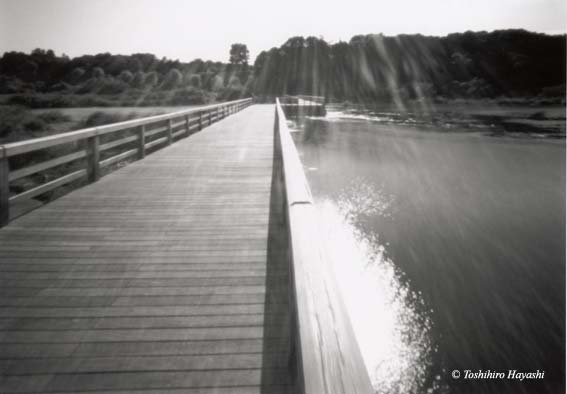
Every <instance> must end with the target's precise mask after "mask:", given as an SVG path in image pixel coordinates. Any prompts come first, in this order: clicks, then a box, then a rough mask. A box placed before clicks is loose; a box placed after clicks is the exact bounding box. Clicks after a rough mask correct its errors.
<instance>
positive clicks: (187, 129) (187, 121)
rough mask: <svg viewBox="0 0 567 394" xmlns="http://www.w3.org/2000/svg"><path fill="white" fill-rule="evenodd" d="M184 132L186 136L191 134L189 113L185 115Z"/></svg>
mask: <svg viewBox="0 0 567 394" xmlns="http://www.w3.org/2000/svg"><path fill="white" fill-rule="evenodd" d="M185 133H187V137H189V135H190V134H191V129H189V115H185Z"/></svg>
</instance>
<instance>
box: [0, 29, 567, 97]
mask: <svg viewBox="0 0 567 394" xmlns="http://www.w3.org/2000/svg"><path fill="white" fill-rule="evenodd" d="M565 46H566V36H565V35H557V36H549V35H545V34H538V33H531V32H527V31H525V30H501V31H494V32H491V33H487V32H466V33H457V34H450V35H448V36H446V37H426V36H422V35H399V36H395V37H387V36H383V35H381V34H375V35H359V36H354V37H352V39H351V40H350V41H349V42H348V43H347V42H338V43H334V44H329V43H327V42H326V41H324V40H323V39H320V38H316V37H307V38H304V37H293V38H290V39H289V40H287V42H285V43H284V44H283V45H282V46H281V47H279V48H272V49H270V50H268V51H263V52H261V53H260V54H259V55H258V57H257V58H256V61H255V62H254V65H253V66H249V65H248V50H247V48H246V45H244V44H233V45H232V48H231V50H230V63H222V62H211V61H203V60H201V59H196V60H193V61H191V62H189V63H183V62H180V61H177V60H175V61H174V60H168V59H165V58H162V59H158V58H156V56H154V55H152V54H143V53H140V54H133V55H128V56H124V55H111V54H109V53H102V54H98V55H85V56H80V57H76V58H73V59H71V58H69V57H67V56H65V55H62V56H56V55H55V53H54V52H53V51H51V50H42V49H36V50H34V51H33V52H32V53H30V54H26V53H21V52H7V53H4V54H3V56H2V57H1V58H0V94H9V95H10V98H9V99H8V100H9V101H8V103H9V104H23V105H26V106H28V107H67V106H94V105H112V106H115V105H136V106H139V105H181V104H186V105H187V104H201V103H207V102H211V101H214V100H217V101H223V100H231V99H237V98H241V97H248V96H251V95H255V96H268V97H273V96H277V95H283V94H309V95H320V96H325V97H327V98H328V99H329V100H349V101H357V102H373V101H395V102H397V101H399V102H403V101H405V100H413V99H422V98H427V99H430V98H434V99H435V98H440V99H453V98H500V97H540V98H547V97H554V98H559V99H560V100H564V98H565V67H566V49H565Z"/></svg>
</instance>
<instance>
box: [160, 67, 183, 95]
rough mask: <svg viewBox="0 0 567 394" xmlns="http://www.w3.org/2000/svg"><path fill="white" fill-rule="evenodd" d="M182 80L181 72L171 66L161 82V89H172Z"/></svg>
mask: <svg viewBox="0 0 567 394" xmlns="http://www.w3.org/2000/svg"><path fill="white" fill-rule="evenodd" d="M182 81H183V75H182V74H181V72H180V71H179V70H178V69H176V68H172V69H171V70H169V72H168V73H167V75H166V76H165V78H164V80H163V83H162V84H161V89H164V90H167V89H174V88H176V87H178V86H179V85H181V82H182Z"/></svg>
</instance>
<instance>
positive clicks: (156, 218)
mask: <svg viewBox="0 0 567 394" xmlns="http://www.w3.org/2000/svg"><path fill="white" fill-rule="evenodd" d="M273 161H274V106H273V105H254V106H252V107H249V108H247V109H245V110H244V111H242V112H239V113H237V114H235V115H232V116H230V117H228V118H226V119H224V120H222V121H220V122H218V123H216V124H213V125H212V126H210V127H208V128H206V129H204V130H203V131H201V132H199V133H196V134H194V135H191V136H190V137H189V138H186V139H184V140H181V141H179V142H177V143H175V144H173V145H171V146H169V147H166V148H164V149H162V150H160V151H158V152H156V153H154V154H152V155H151V156H148V157H147V158H145V159H144V160H140V161H137V162H135V163H132V164H130V165H128V166H126V167H124V168H121V169H120V170H117V171H115V172H113V173H111V174H109V175H107V176H105V177H103V178H102V179H100V181H98V182H96V183H93V184H90V185H88V186H86V187H84V188H82V189H79V190H76V191H74V192H72V193H70V194H68V195H67V196H65V197H62V198H60V199H58V200H56V201H54V202H52V203H50V204H48V205H46V206H44V207H43V208H40V209H37V210H35V211H33V212H31V213H29V214H27V215H25V216H22V217H20V218H18V219H16V220H14V221H13V222H12V223H10V224H9V225H8V226H6V227H5V228H3V229H1V230H0V375H1V377H0V392H2V393H15V392H26V393H36V392H38V393H39V392H41V393H46V392H49V393H62V392H74V393H77V392H90V393H98V392H101V393H102V392H104V393H106V394H109V393H135V392H136V393H138V392H144V393H177V392H179V393H194V394H196V393H199V394H209V393H221V394H222V393H227V394H228V393H231V394H249V393H250V394H260V393H287V392H293V391H294V387H293V386H292V378H291V377H290V374H289V373H288V370H289V369H290V368H289V367H288V364H289V360H290V354H289V353H290V351H289V349H290V346H289V343H290V338H289V331H290V322H289V310H288V304H289V303H288V298H289V295H288V287H289V283H288V280H289V278H288V270H289V269H288V255H287V253H288V252H287V247H286V246H287V239H286V238H285V237H286V234H287V231H285V229H283V225H284V222H283V219H282V216H283V212H282V211H283V208H282V205H283V204H282V202H281V201H280V200H279V198H280V197H278V195H277V193H273V186H272V179H273V176H272V172H273V170H274V166H273Z"/></svg>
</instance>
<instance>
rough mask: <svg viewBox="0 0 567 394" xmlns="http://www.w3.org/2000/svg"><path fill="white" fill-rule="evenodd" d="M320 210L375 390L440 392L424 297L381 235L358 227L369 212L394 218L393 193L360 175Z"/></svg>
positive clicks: (322, 203) (382, 392)
mask: <svg viewBox="0 0 567 394" xmlns="http://www.w3.org/2000/svg"><path fill="white" fill-rule="evenodd" d="M318 208H319V213H320V218H321V221H320V223H321V225H322V234H324V239H325V241H326V244H327V245H328V246H329V248H328V255H329V256H330V258H331V260H332V262H333V268H334V270H335V274H336V278H337V282H338V284H339V288H340V290H341V292H342V294H343V297H344V301H345V304H346V306H347V309H348V310H349V313H350V316H351V320H352V324H353V328H354V330H355V332H356V336H357V338H358V340H359V343H361V344H362V346H361V351H362V354H363V357H364V360H365V363H366V365H368V366H369V369H370V371H369V372H370V377H371V380H372V382H373V385H374V387H375V389H376V392H377V393H380V394H389V393H417V392H419V390H420V389H422V388H424V387H429V388H430V390H431V392H439V388H440V386H441V382H440V381H439V380H440V377H439V376H437V377H436V379H433V381H430V379H429V378H430V375H431V374H430V371H429V369H430V367H431V357H432V353H433V352H435V351H436V349H434V347H433V344H432V343H431V339H430V335H429V330H430V328H431V321H430V319H429V316H428V313H427V311H426V310H425V305H424V304H423V300H422V298H421V297H420V296H419V294H417V293H416V292H414V291H412V290H411V289H410V288H409V286H407V285H405V284H403V283H402V281H401V280H400V278H399V275H400V272H399V270H397V269H396V267H395V265H394V264H393V263H392V261H391V260H390V259H388V258H387V257H386V254H385V250H386V247H387V246H385V245H382V244H381V243H380V240H379V238H378V235H377V234H372V233H365V232H364V231H361V230H360V227H357V225H356V223H358V222H359V221H360V220H362V219H363V218H364V217H368V216H369V215H378V216H381V217H389V216H390V215H391V212H392V211H391V210H392V208H393V200H392V196H386V195H384V194H383V192H382V191H381V190H380V189H378V188H375V187H374V186H373V185H372V184H371V183H367V182H365V180H364V179H362V178H359V179H356V180H354V181H353V182H352V184H351V185H350V186H349V187H347V188H345V189H344V190H342V191H341V192H340V194H339V196H338V198H337V199H336V200H333V199H329V198H324V199H322V200H320V201H319V202H318ZM368 300H372V302H368ZM369 312H370V313H369Z"/></svg>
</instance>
